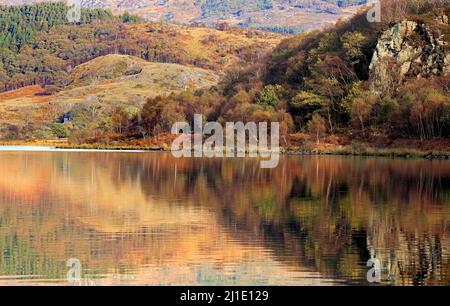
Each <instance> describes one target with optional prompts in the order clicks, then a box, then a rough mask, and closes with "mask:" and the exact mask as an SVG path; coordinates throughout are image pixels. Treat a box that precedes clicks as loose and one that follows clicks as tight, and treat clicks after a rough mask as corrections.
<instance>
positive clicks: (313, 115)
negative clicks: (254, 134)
mask: <svg viewBox="0 0 450 306" xmlns="http://www.w3.org/2000/svg"><path fill="white" fill-rule="evenodd" d="M449 10H450V6H449V3H448V2H447V1H440V0H436V1H425V2H417V1H409V0H391V1H384V2H383V7H382V14H383V18H384V19H383V22H382V23H368V22H367V19H366V14H359V15H357V16H355V17H354V18H352V19H351V20H350V21H348V22H341V23H338V24H337V25H336V27H334V28H332V29H328V30H325V31H321V32H313V33H310V34H302V35H298V36H295V37H292V38H288V39H286V40H284V41H283V42H282V43H281V44H280V45H279V46H278V47H277V48H276V49H275V50H274V52H273V53H272V54H271V55H270V56H269V57H268V58H266V59H264V60H259V61H255V62H252V63H249V65H248V66H246V67H236V68H235V69H232V70H231V71H230V72H229V73H228V74H227V76H226V77H225V78H224V79H223V81H222V82H221V84H220V86H219V87H218V89H217V91H215V92H213V93H212V92H208V93H199V92H197V93H194V94H193V96H186V95H185V94H183V95H179V96H176V95H173V96H171V97H168V98H161V99H163V100H165V101H166V103H174V104H177V102H178V103H179V102H182V103H181V104H183V103H185V102H186V100H192V99H194V100H197V101H205V100H206V101H210V103H209V105H212V104H213V103H214V104H213V105H214V106H213V107H211V106H210V107H209V108H206V107H205V108H202V109H203V110H204V112H205V115H206V116H207V117H208V119H209V120H218V121H219V122H225V121H240V120H242V121H244V122H246V121H256V122H259V121H279V122H281V131H282V133H283V139H284V141H285V145H287V144H288V143H295V142H296V143H297V144H299V145H302V144H304V143H305V140H308V139H310V140H313V141H315V142H322V141H324V142H331V143H334V144H350V143H351V141H352V140H353V141H355V142H354V144H355V147H357V143H358V142H356V140H361V141H369V142H371V143H375V144H377V145H380V146H383V147H386V146H389V145H390V144H392V143H393V141H395V140H396V139H420V140H431V139H439V138H448V137H449V136H450V93H449V88H450V77H449V72H450V53H449V42H450V36H449V33H450V24H449ZM402 20H411V22H402ZM396 48H398V50H396ZM391 49H392V50H391ZM375 51H376V52H375ZM382 52H386V53H385V54H382ZM390 52H391V53H390ZM375 53H376V56H375ZM159 100H160V99H159ZM157 101H158V99H156V101H150V102H149V104H152V105H154V104H156V103H157ZM179 111H181V115H182V116H185V117H186V118H187V119H188V120H192V118H191V117H190V116H191V115H190V112H189V111H186V110H184V111H183V110H182V109H181V110H180V109H179ZM292 133H304V134H299V135H304V136H299V135H297V136H298V137H300V138H298V137H297V136H295V137H297V138H295V137H291V136H292V135H293V134H292ZM305 134H306V135H305ZM307 135H310V136H307ZM331 135H333V136H331ZM305 137H306V138H305ZM308 137H309V138H308ZM330 137H331V138H330ZM444 143H446V144H447V143H448V142H444ZM447 148H448V147H447Z"/></svg>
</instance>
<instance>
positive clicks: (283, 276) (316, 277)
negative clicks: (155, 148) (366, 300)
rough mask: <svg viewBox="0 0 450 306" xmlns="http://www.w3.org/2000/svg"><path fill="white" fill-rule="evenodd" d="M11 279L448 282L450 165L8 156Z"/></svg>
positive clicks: (4, 259) (6, 253)
mask: <svg viewBox="0 0 450 306" xmlns="http://www.w3.org/2000/svg"><path fill="white" fill-rule="evenodd" d="M0 173H1V174H2V175H1V176H0V249H1V251H2V252H1V254H0V284H17V283H23V282H25V283H29V282H33V283H35V284H43V283H57V284H64V283H65V280H64V278H65V275H66V272H67V269H68V268H67V267H66V266H65V261H66V260H67V259H69V258H72V257H75V258H79V259H80V260H81V262H82V269H83V276H84V277H85V278H87V279H89V281H90V282H91V283H93V284H112V283H116V284H158V285H159V284H165V285H167V284H169V285H175V284H178V285H190V284H213V285H214V284H230V285H234V284H236V285H253V284H254V285H257V284H262V285H280V284H286V285H309V284H358V283H362V284H367V281H366V273H367V268H366V262H367V260H368V259H369V258H371V257H375V258H379V259H380V260H381V263H382V279H383V282H384V283H385V284H396V285H411V284H414V285H432V284H440V285H444V284H446V285H448V284H450V256H449V253H450V240H449V236H450V228H449V220H450V163H448V162H446V161H441V162H439V161H436V162H429V161H422V160H415V161H404V160H388V159H373V158H367V159H363V158H337V157H297V156H288V157H284V158H282V159H281V160H280V165H279V166H278V167H277V168H275V169H272V170H268V169H264V170H262V169H260V167H259V162H258V161H257V160H244V159H174V158H172V156H171V155H170V154H165V153H130V154H127V153H77V152H70V153H68V152H0Z"/></svg>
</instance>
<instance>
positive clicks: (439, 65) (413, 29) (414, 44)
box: [369, 16, 450, 91]
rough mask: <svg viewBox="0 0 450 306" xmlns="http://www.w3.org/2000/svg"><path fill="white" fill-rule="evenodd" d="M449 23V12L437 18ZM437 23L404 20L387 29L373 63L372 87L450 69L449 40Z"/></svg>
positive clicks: (377, 87)
mask: <svg viewBox="0 0 450 306" xmlns="http://www.w3.org/2000/svg"><path fill="white" fill-rule="evenodd" d="M435 22H436V23H438V24H439V25H441V26H442V25H443V26H446V27H448V25H449V18H448V16H442V17H439V18H438V19H437V20H435ZM437 29H438V28H436V27H434V28H433V30H431V29H430V27H429V26H428V25H426V24H425V23H420V22H415V21H408V20H404V21H402V22H400V23H398V24H395V25H394V26H393V27H391V28H390V29H389V30H387V31H385V32H384V33H383V34H382V35H381V37H380V39H379V40H378V44H377V46H376V49H375V52H374V55H373V58H372V62H371V64H370V67H369V69H370V78H371V81H372V88H373V89H374V90H375V91H377V90H378V89H380V87H382V88H384V89H386V86H392V85H394V84H398V82H401V81H402V80H403V79H404V78H406V77H416V78H423V77H430V76H433V75H441V74H443V73H448V72H450V53H449V45H448V44H449V42H448V41H446V39H445V38H444V35H442V34H441V33H440V31H438V30H437Z"/></svg>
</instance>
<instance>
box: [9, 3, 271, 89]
mask: <svg viewBox="0 0 450 306" xmlns="http://www.w3.org/2000/svg"><path fill="white" fill-rule="evenodd" d="M67 10H68V7H67V6H66V5H64V4H60V3H53V4H37V5H34V6H19V7H2V8H1V9H0V30H1V31H0V50H1V52H0V92H2V91H8V90H13V89H18V88H20V87H24V86H28V85H35V84H40V85H43V86H45V87H47V88H48V90H49V93H53V92H56V91H59V90H62V89H63V88H64V87H65V86H66V85H67V82H68V80H67V77H68V74H69V72H70V71H71V70H72V69H73V68H74V67H76V66H77V65H79V64H81V63H84V62H86V61H89V60H91V59H93V58H95V57H98V56H102V55H106V54H114V53H116V54H127V55H133V56H138V57H140V58H143V59H145V60H147V61H156V62H166V63H178V64H190V65H194V66H198V67H201V68H207V69H213V70H220V71H222V70H223V69H225V67H226V66H227V65H229V64H230V63H232V62H234V61H236V60H239V59H242V60H248V58H249V57H252V56H256V54H259V53H260V52H263V51H264V50H267V48H271V47H273V46H274V45H275V44H276V43H278V42H279V38H278V37H277V35H274V34H271V33H263V32H257V31H252V30H237V29H236V30H233V29H231V30H229V31H218V30H214V29H206V28H187V27H182V26H176V25H168V24H167V25H166V24H160V23H143V22H138V23H133V21H136V19H135V18H132V17H131V16H130V15H129V14H124V15H122V16H119V17H113V16H112V15H111V13H109V12H108V11H104V10H101V9H94V10H91V9H83V11H82V20H81V23H80V24H69V23H67V22H66V21H65V15H66V13H67Z"/></svg>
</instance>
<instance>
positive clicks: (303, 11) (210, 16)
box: [0, 0, 367, 31]
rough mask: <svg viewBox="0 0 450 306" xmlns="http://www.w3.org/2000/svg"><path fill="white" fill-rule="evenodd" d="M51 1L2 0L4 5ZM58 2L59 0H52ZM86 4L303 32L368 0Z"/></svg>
mask: <svg viewBox="0 0 450 306" xmlns="http://www.w3.org/2000/svg"><path fill="white" fill-rule="evenodd" d="M48 1H49V0H0V4H8V5H10V4H23V3H27V4H29V3H35V2H48ZM51 1H53V2H56V1H57V0H56V1H55V0H51ZM81 3H82V5H83V6H84V7H88V8H105V9H109V10H111V11H112V12H113V13H116V14H119V13H122V12H124V11H128V12H130V13H133V14H136V15H139V16H141V17H143V18H145V19H148V20H154V21H156V20H163V21H169V22H175V23H204V24H207V25H215V24H217V23H220V22H228V23H230V24H233V25H239V26H244V27H253V28H265V29H276V28H278V29H283V28H285V29H286V30H289V29H291V30H293V31H300V30H307V29H313V28H319V27H323V26H324V25H327V24H332V23H334V22H335V21H336V20H338V19H339V18H346V17H349V16H351V15H352V14H353V13H354V12H355V11H356V9H357V7H358V6H360V5H363V4H366V3H367V0H245V1H244V0H81Z"/></svg>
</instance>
